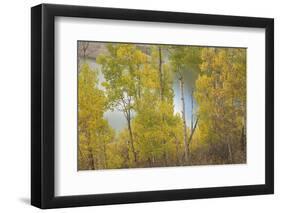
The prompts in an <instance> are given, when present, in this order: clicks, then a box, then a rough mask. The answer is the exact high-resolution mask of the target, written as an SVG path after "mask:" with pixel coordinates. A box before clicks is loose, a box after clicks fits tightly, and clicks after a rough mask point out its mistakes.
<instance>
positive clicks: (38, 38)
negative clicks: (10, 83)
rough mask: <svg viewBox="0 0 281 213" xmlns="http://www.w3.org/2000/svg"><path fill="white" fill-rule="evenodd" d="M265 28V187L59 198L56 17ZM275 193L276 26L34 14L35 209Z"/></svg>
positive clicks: (77, 11)
mask: <svg viewBox="0 0 281 213" xmlns="http://www.w3.org/2000/svg"><path fill="white" fill-rule="evenodd" d="M58 16H63V17H80V18H100V19H112V20H132V21H145V22H162V23H182V24H200V25H217V26H237V27H250V28H264V29H265V32H266V41H265V43H266V48H265V61H266V64H265V76H266V78H265V85H266V88H265V90H266V97H265V98H266V112H265V114H266V118H265V121H266V125H265V126H266V128H265V131H266V135H265V184H261V185H246V186H225V187H214V188H197V189H177V190H163V191H144V192H129V193H112V194H93V195H78V196H77V195H73V196H60V197H56V196H55V195H54V189H55V181H54V179H55V170H54V167H55V165H54V163H55V161H54V157H55V156H54V153H55V152H54V150H55V146H54V144H55V85H54V82H55V81H54V78H55V68H54V59H55V52H54V50H55V46H54V21H55V17H58ZM272 193H274V20H273V19H270V18H254V17H240V16H224V15H207V14H193V13H178V12H164V11H146V10H131V9H113V8H102V7H86V6H67V5H53V4H41V5H38V6H35V7H32V8H31V204H32V205H34V206H37V207H39V208H42V209H46V208H60V207H77V206H90V205H106V204H121V203H139V202H154V201H169V200H183V199H197V198H217V197H228V196H245V195H260V194H272Z"/></svg>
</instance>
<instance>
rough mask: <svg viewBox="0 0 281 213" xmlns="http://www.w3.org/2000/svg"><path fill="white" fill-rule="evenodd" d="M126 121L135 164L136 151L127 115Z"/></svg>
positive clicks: (129, 119)
mask: <svg viewBox="0 0 281 213" xmlns="http://www.w3.org/2000/svg"><path fill="white" fill-rule="evenodd" d="M127 123H128V130H129V136H130V143H131V149H132V152H133V155H134V162H135V163H136V164H137V162H138V160H137V153H136V150H135V146H134V138H133V132H132V127H131V118H130V117H128V118H127Z"/></svg>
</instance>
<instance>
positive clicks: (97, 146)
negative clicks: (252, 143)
mask: <svg viewBox="0 0 281 213" xmlns="http://www.w3.org/2000/svg"><path fill="white" fill-rule="evenodd" d="M246 72H247V48H245V47H216V46H196V45H174V44H153V43H152V44H148V43H147V44H144V43H117V42H108V41H106V42H101V41H83V40H79V41H77V87H78V94H77V95H78V97H77V99H78V101H77V102H78V103H77V104H78V107H77V116H78V118H77V126H78V129H77V137H78V140H77V141H78V147H77V164H78V166H77V168H78V171H82V170H105V169H131V168H153V167H178V166H200V165H205V166H208V165H226V164H227V165H232V164H246V163H247V154H246V153H247V138H246V135H247V134H246V132H247V128H246V127H247V125H246V123H247V118H246V115H247V112H246V108H247V106H246V99H247V95H246V94H247V91H246V88H247V86H246V80H247V76H246Z"/></svg>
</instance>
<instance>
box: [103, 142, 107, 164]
mask: <svg viewBox="0 0 281 213" xmlns="http://www.w3.org/2000/svg"><path fill="white" fill-rule="evenodd" d="M103 158H104V168H105V169H106V168H107V155H106V144H105V142H103Z"/></svg>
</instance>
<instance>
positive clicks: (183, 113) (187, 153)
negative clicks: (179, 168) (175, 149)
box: [179, 76, 189, 163]
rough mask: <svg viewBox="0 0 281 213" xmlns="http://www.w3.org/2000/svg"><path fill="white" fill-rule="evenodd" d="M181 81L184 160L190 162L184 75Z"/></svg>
mask: <svg viewBox="0 0 281 213" xmlns="http://www.w3.org/2000/svg"><path fill="white" fill-rule="evenodd" d="M179 81H180V90H181V102H182V120H183V138H184V160H185V162H186V163H187V162H188V157H189V156H188V155H189V144H188V141H187V132H186V129H187V128H186V119H185V102H184V82H183V77H182V76H181V77H180V78H179Z"/></svg>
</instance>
